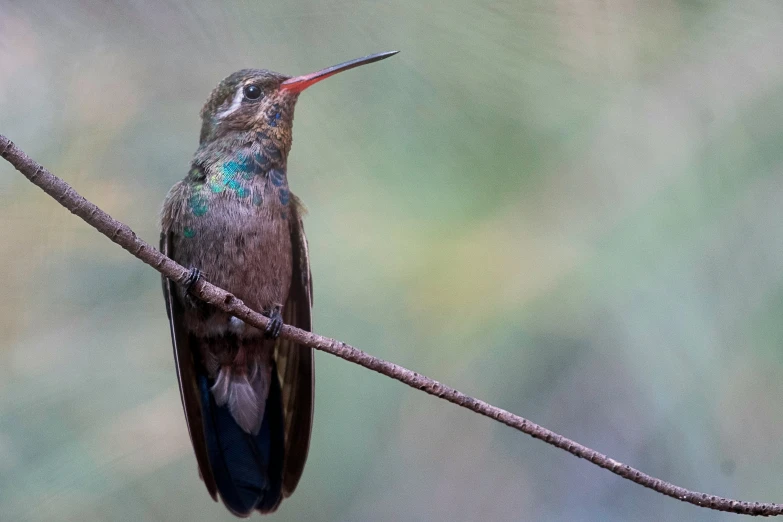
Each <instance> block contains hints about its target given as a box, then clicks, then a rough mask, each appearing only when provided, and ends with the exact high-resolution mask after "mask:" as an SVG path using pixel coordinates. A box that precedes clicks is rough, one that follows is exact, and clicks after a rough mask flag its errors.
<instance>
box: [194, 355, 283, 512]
mask: <svg viewBox="0 0 783 522" xmlns="http://www.w3.org/2000/svg"><path fill="white" fill-rule="evenodd" d="M251 377H252V376H251ZM253 382H255V380H254V379H252V378H249V379H248V382H247V383H244V382H241V383H237V389H236V390H235V391H236V392H238V393H245V392H253V393H255V391H254V386H253V384H252V383H253ZM219 384H220V383H217V382H216V383H212V384H211V383H210V379H209V378H208V377H207V376H206V375H204V374H202V375H200V376H199V389H200V392H201V404H202V409H203V416H204V435H205V438H206V444H207V453H208V455H209V464H210V466H211V468H212V472H213V475H214V477H215V483H216V484H217V489H218V491H219V492H220V496H221V497H222V498H223V502H224V503H225V504H226V506H227V507H228V508H229V509H230V510H231V511H232V512H233V513H234V514H235V515H237V516H242V517H245V516H249V515H250V514H252V513H253V511H255V510H258V511H260V512H262V513H269V512H272V511H274V510H275V509H276V508H277V506H278V505H279V503H280V501H281V500H282V492H281V483H282V475H283V452H284V443H283V412H282V402H281V399H280V383H279V382H278V379H277V371H276V370H275V368H274V367H273V368H272V372H271V376H270V382H269V383H268V386H269V395H268V397H267V399H266V406H265V407H264V406H263V404H262V405H260V408H259V409H260V412H261V415H263V420H262V421H261V423H260V427H259V428H258V429H257V430H246V429H243V428H242V427H241V426H240V425H239V424H238V423H237V420H236V419H235V416H234V415H233V414H232V411H231V409H230V405H231V404H232V401H221V402H222V404H221V405H219V404H218V403H217V402H216V401H215V395H220V394H219V393H217V394H214V395H213V393H212V392H211V388H213V385H214V386H217V385H219ZM232 386H233V385H232ZM248 387H249V388H248ZM257 387H258V386H255V388H257ZM245 388H248V389H245ZM260 396H261V397H263V394H260ZM233 413H236V412H233Z"/></svg>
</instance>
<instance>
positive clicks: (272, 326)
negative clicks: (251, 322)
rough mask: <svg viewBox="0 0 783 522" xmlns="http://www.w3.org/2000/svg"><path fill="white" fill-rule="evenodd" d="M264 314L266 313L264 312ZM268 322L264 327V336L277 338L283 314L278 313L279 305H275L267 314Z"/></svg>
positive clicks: (281, 328) (281, 326) (280, 329)
mask: <svg viewBox="0 0 783 522" xmlns="http://www.w3.org/2000/svg"><path fill="white" fill-rule="evenodd" d="M265 315H266V314H265ZM267 317H269V323H268V324H267V325H266V328H265V329H264V337H266V338H267V339H277V338H278V337H280V332H281V331H282V330H283V314H281V313H280V307H279V306H275V307H274V308H272V310H271V311H270V312H269V314H268V315H267Z"/></svg>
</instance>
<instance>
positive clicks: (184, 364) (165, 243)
mask: <svg viewBox="0 0 783 522" xmlns="http://www.w3.org/2000/svg"><path fill="white" fill-rule="evenodd" d="M172 247H173V245H172V233H171V232H169V233H164V234H161V235H160V251H161V252H163V253H164V254H165V255H167V256H168V257H174V252H173V251H172ZM176 292H177V288H176V285H175V283H174V282H172V281H170V280H169V279H167V278H166V277H164V278H163V296H164V297H165V298H166V313H167V314H168V316H169V326H170V327H171V342H172V343H173V345H174V363H175V365H176V367H177V380H178V381H179V394H180V398H181V399H182V408H183V409H184V410H185V420H186V421H187V424H188V432H189V433H190V441H191V442H192V443H193V451H195V453H196V461H197V462H198V467H199V472H200V475H201V478H202V480H203V481H204V484H205V485H206V486H207V490H208V491H209V494H210V495H212V499H213V500H215V501H217V485H216V484H215V477H214V476H213V474H212V468H211V467H210V465H209V457H208V455H207V443H206V440H205V438H204V420H203V418H202V407H201V393H200V390H199V387H198V379H197V375H196V368H195V362H194V360H193V354H192V352H191V347H190V343H189V340H188V335H187V333H186V332H185V330H184V328H183V326H182V324H181V317H182V311H181V306H182V304H181V303H180V301H179V299H177V293H176Z"/></svg>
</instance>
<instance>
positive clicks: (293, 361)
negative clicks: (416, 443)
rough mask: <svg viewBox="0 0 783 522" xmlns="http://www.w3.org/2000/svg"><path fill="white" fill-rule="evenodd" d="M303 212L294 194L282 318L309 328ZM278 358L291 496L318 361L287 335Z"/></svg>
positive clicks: (303, 452)
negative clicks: (290, 268) (289, 268)
mask: <svg viewBox="0 0 783 522" xmlns="http://www.w3.org/2000/svg"><path fill="white" fill-rule="evenodd" d="M302 213H303V206H302V204H301V203H300V201H299V199H298V198H296V197H295V196H294V197H293V198H292V199H291V247H292V250H293V273H292V277H291V290H290V291H289V293H288V301H287V302H286V303H285V306H284V307H283V320H284V321H285V323H286V324H290V325H292V326H296V327H297V328H301V329H302V330H307V331H308V332H309V331H310V330H311V329H312V318H311V310H312V305H313V297H312V295H313V294H312V288H313V287H312V280H311V278H310V260H309V258H308V254H307V238H306V237H305V234H304V228H303V226H302ZM275 360H276V362H277V372H278V376H279V378H280V383H281V391H282V401H283V416H284V425H285V459H284V463H283V495H284V496H285V497H288V496H290V495H291V494H292V493H293V492H294V489H296V485H297V484H298V483H299V478H300V477H301V476H302V470H303V469H304V465H305V461H306V460H307V451H308V449H309V447H310V431H311V429H312V425H313V390H314V387H315V382H314V378H315V362H314V360H313V349H312V348H306V347H302V346H299V345H296V344H294V343H292V342H291V341H287V340H285V339H280V341H279V342H278V344H277V346H276V349H275Z"/></svg>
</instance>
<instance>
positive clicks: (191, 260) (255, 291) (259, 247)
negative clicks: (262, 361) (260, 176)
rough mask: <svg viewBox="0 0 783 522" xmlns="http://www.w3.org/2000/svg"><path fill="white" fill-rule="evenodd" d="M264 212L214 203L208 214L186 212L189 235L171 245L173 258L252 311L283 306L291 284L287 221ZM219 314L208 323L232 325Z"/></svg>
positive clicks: (290, 258) (257, 209)
mask: <svg viewBox="0 0 783 522" xmlns="http://www.w3.org/2000/svg"><path fill="white" fill-rule="evenodd" d="M234 203H236V202H234ZM269 210H270V209H259V208H256V207H253V206H250V205H247V206H245V205H231V206H225V208H221V207H220V206H215V205H213V207H212V208H211V209H210V212H209V214H208V215H205V216H201V217H195V216H190V219H188V221H189V223H188V224H187V230H188V234H183V235H181V236H180V238H179V241H178V243H179V245H177V247H178V248H176V251H177V252H179V253H181V255H178V256H177V257H178V261H179V262H180V263H181V264H183V265H184V266H192V267H196V268H198V269H199V270H201V271H202V273H203V276H204V278H205V279H206V280H208V281H209V282H210V283H212V284H214V285H217V286H219V287H221V288H223V289H225V290H227V291H229V292H231V293H233V294H234V295H236V296H237V297H238V298H240V299H242V300H243V301H244V302H245V304H247V305H248V306H249V307H251V308H253V309H254V310H257V311H260V312H266V311H269V310H270V309H271V308H273V307H274V306H282V305H283V304H284V303H285V301H286V299H287V296H288V291H289V287H290V284H291V272H292V256H291V235H290V228H289V223H288V220H287V219H285V218H283V217H282V216H281V214H280V213H276V214H277V215H272V213H271V212H270V211H269ZM187 235H190V236H191V237H186V236H187ZM223 315H225V314H218V313H216V314H213V317H210V320H209V321H208V323H217V324H213V325H212V326H213V327H215V326H217V327H220V325H231V323H230V322H229V317H228V316H226V317H223ZM204 326H207V325H206V324H205V325H204ZM210 329H212V328H210Z"/></svg>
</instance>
